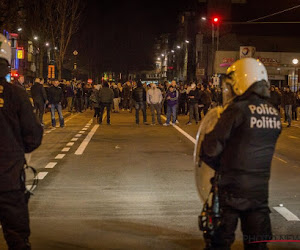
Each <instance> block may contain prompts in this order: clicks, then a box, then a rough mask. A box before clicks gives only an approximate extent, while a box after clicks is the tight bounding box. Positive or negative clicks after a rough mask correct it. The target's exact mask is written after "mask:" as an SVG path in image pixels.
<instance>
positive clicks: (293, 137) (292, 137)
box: [289, 135, 299, 139]
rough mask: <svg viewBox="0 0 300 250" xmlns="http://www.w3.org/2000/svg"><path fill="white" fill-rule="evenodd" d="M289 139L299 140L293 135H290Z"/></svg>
mask: <svg viewBox="0 0 300 250" xmlns="http://www.w3.org/2000/svg"><path fill="white" fill-rule="evenodd" d="M289 138H291V139H299V137H296V136H292V135H290V136H289Z"/></svg>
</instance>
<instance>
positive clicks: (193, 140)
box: [161, 115, 196, 144]
mask: <svg viewBox="0 0 300 250" xmlns="http://www.w3.org/2000/svg"><path fill="white" fill-rule="evenodd" d="M161 117H162V118H163V119H164V120H165V121H166V120H167V118H166V117H165V116H163V115H162V116H161ZM172 126H173V127H174V128H175V129H177V130H178V131H179V132H180V133H181V134H183V135H184V136H185V137H186V138H188V139H189V140H190V141H191V142H192V143H194V144H196V139H195V138H193V137H192V136H190V135H189V134H188V133H187V132H185V131H184V130H183V129H181V128H179V127H178V126H177V125H175V124H172Z"/></svg>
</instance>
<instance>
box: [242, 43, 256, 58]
mask: <svg viewBox="0 0 300 250" xmlns="http://www.w3.org/2000/svg"><path fill="white" fill-rule="evenodd" d="M255 51H256V48H255V47H252V46H241V47H240V59H242V58H249V57H254V54H255Z"/></svg>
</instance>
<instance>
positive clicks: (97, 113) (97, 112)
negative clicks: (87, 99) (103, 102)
mask: <svg viewBox="0 0 300 250" xmlns="http://www.w3.org/2000/svg"><path fill="white" fill-rule="evenodd" d="M94 111H95V112H94V117H99V116H100V108H98V107H97V108H94Z"/></svg>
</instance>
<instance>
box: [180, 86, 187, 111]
mask: <svg viewBox="0 0 300 250" xmlns="http://www.w3.org/2000/svg"><path fill="white" fill-rule="evenodd" d="M186 100H187V93H186V89H185V88H184V85H183V84H181V85H180V87H179V100H178V114H179V115H185V110H186V109H185V106H186V105H185V104H186Z"/></svg>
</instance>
